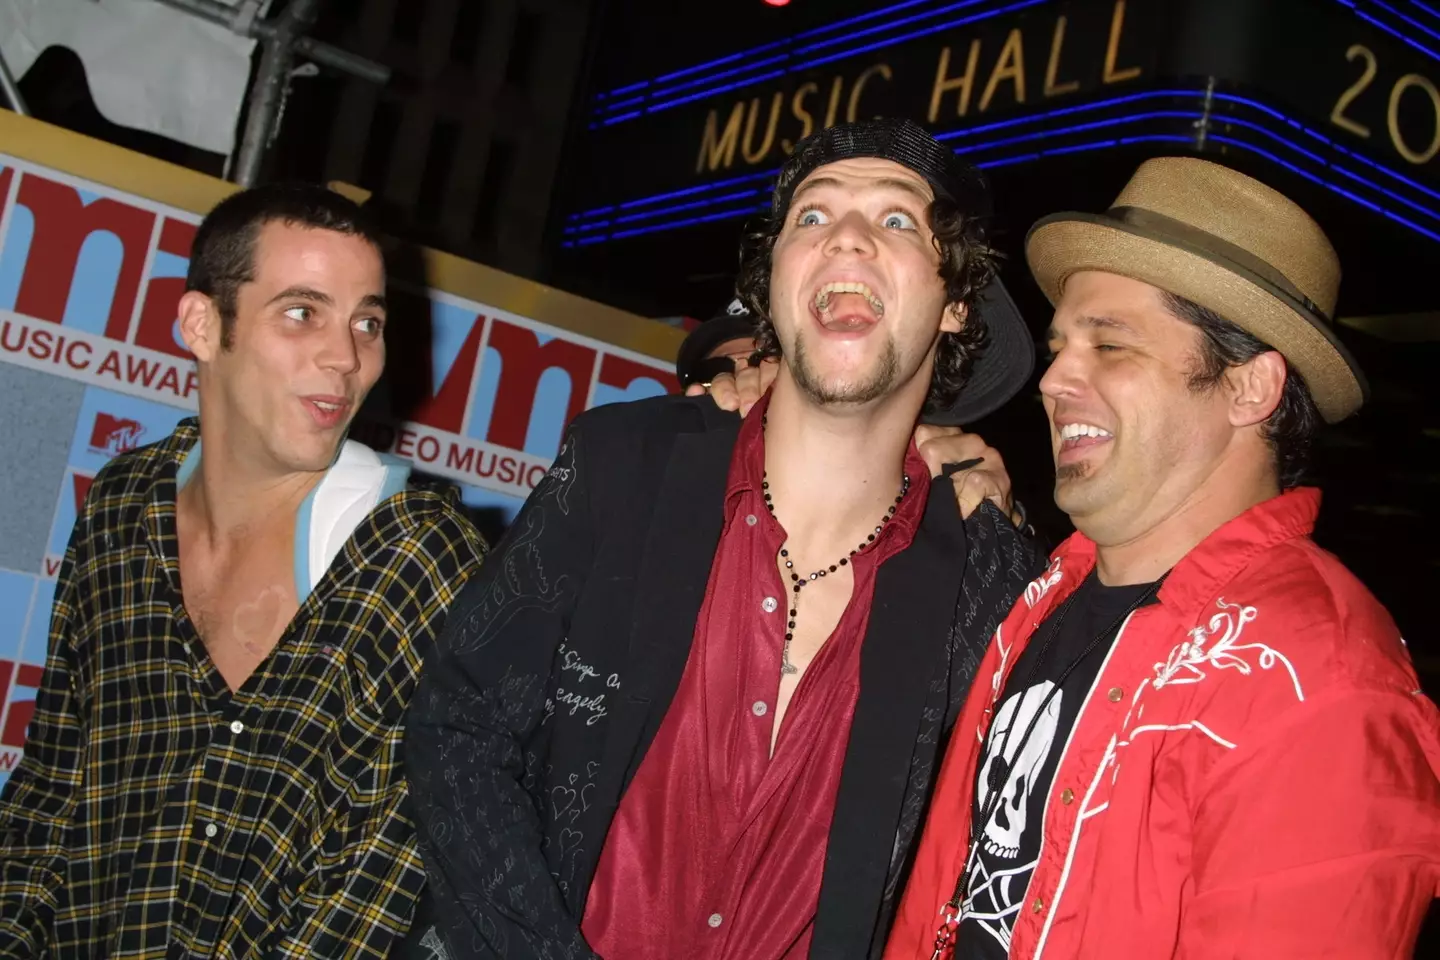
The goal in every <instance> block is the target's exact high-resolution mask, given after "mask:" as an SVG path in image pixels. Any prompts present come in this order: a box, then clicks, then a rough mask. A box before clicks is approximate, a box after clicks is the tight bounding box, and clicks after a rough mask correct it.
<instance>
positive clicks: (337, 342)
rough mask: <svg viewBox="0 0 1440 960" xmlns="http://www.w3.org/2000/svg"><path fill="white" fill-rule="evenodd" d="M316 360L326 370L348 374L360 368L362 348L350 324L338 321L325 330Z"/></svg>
mask: <svg viewBox="0 0 1440 960" xmlns="http://www.w3.org/2000/svg"><path fill="white" fill-rule="evenodd" d="M316 362H317V363H318V364H319V365H320V367H321V368H322V369H324V370H332V371H334V372H335V373H339V374H342V375H346V376H348V375H350V374H353V373H355V372H356V371H358V370H359V369H360V349H359V347H358V346H357V345H356V343H355V333H354V331H353V330H352V329H351V326H350V324H348V323H336V324H334V325H333V326H332V328H331V329H329V330H327V331H325V337H324V342H323V344H322V345H321V348H320V355H319V356H318V357H317V358H316Z"/></svg>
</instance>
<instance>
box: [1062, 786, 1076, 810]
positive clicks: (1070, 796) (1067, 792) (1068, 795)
mask: <svg viewBox="0 0 1440 960" xmlns="http://www.w3.org/2000/svg"><path fill="white" fill-rule="evenodd" d="M1060 802H1061V803H1063V804H1065V806H1067V807H1068V806H1070V804H1072V803H1074V802H1075V791H1074V790H1071V789H1070V788H1069V787H1066V788H1065V789H1064V790H1061V791H1060Z"/></svg>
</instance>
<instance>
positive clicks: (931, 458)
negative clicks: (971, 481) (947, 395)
mask: <svg viewBox="0 0 1440 960" xmlns="http://www.w3.org/2000/svg"><path fill="white" fill-rule="evenodd" d="M915 447H916V449H918V450H919V451H920V456H921V457H923V458H924V460H925V466H927V467H929V468H930V476H931V477H938V476H941V475H942V473H943V472H944V467H945V464H947V463H963V462H964V461H966V460H974V459H975V458H977V457H983V458H984V460H985V464H984V465H985V467H987V468H988V467H989V466H990V465H991V459H992V457H993V458H996V459H998V458H999V456H1000V454H999V452H998V451H996V450H994V449H993V448H992V447H990V446H989V445H987V444H986V443H985V440H984V438H982V437H981V436H980V435H979V434H976V433H966V432H965V431H963V430H961V429H960V428H959V427H937V426H933V425H930V424H923V423H922V424H921V425H920V426H918V427H916V428H915Z"/></svg>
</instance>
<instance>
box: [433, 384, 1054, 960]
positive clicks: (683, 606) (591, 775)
mask: <svg viewBox="0 0 1440 960" xmlns="http://www.w3.org/2000/svg"><path fill="white" fill-rule="evenodd" d="M739 422H740V421H739V418H738V417H736V416H735V415H734V414H726V413H722V412H720V411H719V410H718V409H717V408H716V407H715V406H714V404H713V403H712V402H711V401H710V400H709V398H704V397H702V398H696V399H690V398H684V397H665V398H659V399H655V400H647V401H642V402H639V403H629V404H620V405H615V406H607V407H600V408H596V409H594V410H591V411H588V412H586V413H584V414H582V415H581V416H580V417H578V418H577V419H576V420H575V422H574V424H573V425H572V426H571V428H570V430H569V431H568V433H567V434H566V438H565V440H564V442H563V444H562V446H561V448H560V452H559V455H558V456H557V458H556V460H555V462H554V465H553V466H552V467H551V469H550V471H549V474H548V475H547V476H546V477H545V479H544V480H542V481H541V483H540V484H539V485H538V486H537V487H536V488H535V491H534V493H533V494H532V495H531V496H530V499H529V500H528V501H527V502H526V504H525V507H524V509H523V510H522V511H521V513H520V515H519V516H518V517H517V518H516V521H515V523H514V524H513V525H512V526H511V527H510V529H509V531H508V532H507V534H506V536H505V538H504V539H503V540H502V541H501V543H500V546H499V547H498V548H497V549H496V550H494V551H493V552H492V553H491V555H490V557H489V559H487V560H486V561H485V563H484V564H483V566H482V567H481V569H480V571H479V572H478V574H477V575H475V576H474V577H473V578H472V579H471V580H470V582H469V584H467V586H466V587H465V589H464V591H463V592H462V593H461V594H460V597H459V598H458V599H457V600H456V601H455V603H454V604H453V606H452V608H451V613H450V616H449V619H448V623H447V625H446V627H445V629H444V631H443V633H442V635H441V637H440V640H439V644H438V652H437V654H436V655H435V656H434V657H433V658H432V659H431V661H430V662H429V663H428V664H427V665H426V667H425V673H424V676H423V677H422V679H421V683H420V687H419V690H418V691H417V693H416V696H415V699H414V701H413V703H412V706H411V710H410V716H409V720H408V729H407V733H406V740H405V754H406V756H405V760H406V769H407V772H408V774H409V777H410V782H411V789H412V793H413V803H414V813H415V817H416V820H417V824H418V828H419V837H420V846H421V850H422V852H423V854H424V858H425V863H426V868H427V872H428V874H429V879H430V900H429V902H428V903H427V904H426V905H425V906H424V907H422V909H421V916H419V917H417V922H416V924H415V929H414V931H413V932H412V934H411V937H410V940H409V941H408V942H409V944H410V947H411V951H410V955H412V956H424V955H426V953H427V951H426V950H424V949H419V950H416V949H414V948H415V947H416V946H417V945H420V944H424V945H427V946H430V947H433V946H435V945H436V944H438V943H441V942H443V943H444V944H445V946H446V947H447V948H448V953H449V956H451V957H453V958H455V960H463V958H469V957H504V958H512V960H513V958H536V960H539V958H545V960H551V958H588V957H593V956H594V954H593V953H592V951H591V950H590V949H589V947H588V946H587V945H586V944H585V942H584V940H583V938H582V937H581V935H580V931H579V923H580V918H581V917H582V916H583V913H584V907H585V899H586V896H587V894H588V892H589V888H590V881H591V877H592V876H593V874H594V871H595V867H596V864H597V862H598V860H599V856H600V850H601V846H602V844H603V843H604V840H605V834H606V831H607V830H608V829H609V825H610V821H611V819H612V817H613V816H614V814H615V810H616V807H617V805H618V804H619V802H620V798H621V795H622V794H623V793H624V791H625V788H626V787H627V785H628V784H629V782H630V779H631V777H632V776H633V775H634V774H635V771H636V769H637V768H638V767H639V764H640V761H641V759H642V758H643V757H644V755H645V751H646V749H647V748H648V747H649V745H650V742H651V740H652V739H653V738H654V736H655V733H656V731H657V730H658V728H659V725H660V721H661V719H662V718H663V717H664V715H665V711H666V710H667V708H668V707H669V705H670V702H671V699H672V698H673V696H674V694H675V690H676V688H677V687H678V685H679V682H680V675H681V673H682V671H683V669H684V666H685V662H686V658H687V656H688V654H689V651H690V645H691V641H692V637H693V634H694V629H695V622H696V619H697V617H698V616H699V613H700V606H701V602H702V601H703V599H704V596H705V588H706V584H707V582H708V580H709V575H710V565H711V563H712V561H713V559H714V555H715V551H716V549H717V547H718V545H719V542H720V535H721V529H722V525H723V520H724V518H723V502H724V493H725V485H726V480H727V477H728V474H729V467H730V457H731V452H732V450H733V448H734V445H735V439H736V436H737V434H738V432H739ZM1043 560H1044V558H1043V555H1041V554H1040V552H1039V551H1038V550H1037V549H1036V545H1035V544H1034V543H1033V542H1032V541H1029V540H1027V539H1026V538H1024V537H1022V536H1021V535H1020V534H1019V533H1018V532H1017V531H1016V530H1015V528H1014V527H1013V526H1012V525H1011V524H1010V523H1009V521H1008V520H1006V519H1005V518H1004V517H1002V516H1001V514H1000V512H999V511H997V510H995V509H994V508H993V507H990V508H988V509H985V510H982V511H977V513H976V514H975V515H973V516H972V517H971V518H970V520H968V521H963V522H962V521H961V519H960V516H959V511H958V508H957V507H956V504H955V497H954V495H953V493H952V491H951V489H950V486H949V484H948V483H946V482H944V481H940V482H939V485H937V486H936V487H935V488H933V489H932V491H931V495H930V500H929V504H928V507H927V509H926V512H925V516H924V519H923V521H922V523H921V525H920V527H919V529H918V531H917V533H916V536H915V539H914V542H913V543H912V545H911V546H910V547H909V548H907V549H906V550H904V551H903V552H901V553H899V554H897V555H896V556H894V557H892V558H891V559H890V560H888V561H887V562H886V563H884V564H883V565H882V566H881V567H880V570H879V571H878V574H877V577H876V582H875V596H874V603H873V609H872V612H871V616H870V622H869V628H868V632H867V633H866V636H865V641H864V645H863V647H862V652H861V663H860V671H861V674H860V675H861V682H860V699H859V703H858V704H857V706H856V710H855V717H854V724H853V727H852V729H851V732H850V742H849V747H848V752H847V753H846V756H845V764H844V768H843V770H842V773H841V780H840V792H839V796H838V799H837V804H836V809H835V818H834V822H833V825H832V826H831V829H830V840H829V846H828V850H827V854H826V862H825V872H824V877H823V881H822V885H821V890H820V902H819V912H818V915H817V917H816V922H815V932H814V937H813V945H812V947H811V952H810V955H811V956H812V957H823V958H837V960H838V958H856V960H859V958H865V957H870V956H876V955H878V953H879V952H880V950H881V949H883V946H884V937H885V933H886V932H887V931H888V929H889V926H890V922H891V918H892V914H893V910H894V907H895V900H896V896H897V893H898V891H899V886H900V882H901V879H902V877H903V875H904V873H905V872H906V870H907V869H908V866H909V859H910V855H911V854H912V852H913V847H914V845H915V841H916V839H917V833H918V828H919V825H920V823H921V819H922V817H923V815H924V812H925V804H926V801H927V799H928V795H929V790H930V786H931V782H932V780H933V774H934V773H935V771H936V769H937V766H938V763H939V760H940V757H941V751H942V749H943V744H944V740H945V735H946V734H947V733H948V731H949V729H950V726H951V725H952V724H953V723H954V720H955V716H956V714H957V713H958V710H959V706H960V704H961V702H962V700H963V698H964V694H965V692H966V690H967V688H968V687H969V684H970V680H971V678H972V677H973V675H974V672H975V669H976V666H977V665H978V663H979V659H980V656H981V654H982V653H983V652H984V650H985V646H986V644H987V643H988V641H989V638H990V636H991V634H992V633H993V632H994V630H995V628H996V626H997V625H998V623H999V621H1000V620H1001V618H1003V617H1004V615H1005V614H1006V613H1008V612H1009V610H1010V607H1011V605H1012V604H1013V602H1014V601H1015V599H1016V597H1017V596H1018V595H1019V593H1020V591H1021V590H1023V589H1024V586H1025V584H1026V583H1027V582H1028V581H1029V580H1030V579H1031V578H1032V577H1033V576H1034V575H1035V574H1037V573H1038V571H1039V569H1040V565H1041V564H1042V563H1043ZM962 587H963V589H962ZM952 622H953V625H954V626H953V629H952ZM608 960H623V958H608ZM757 960H763V958H757Z"/></svg>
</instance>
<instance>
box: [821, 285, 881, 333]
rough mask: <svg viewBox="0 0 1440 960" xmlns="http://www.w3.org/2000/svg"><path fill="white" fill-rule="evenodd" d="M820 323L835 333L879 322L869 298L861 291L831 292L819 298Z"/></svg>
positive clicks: (858, 328)
mask: <svg viewBox="0 0 1440 960" xmlns="http://www.w3.org/2000/svg"><path fill="white" fill-rule="evenodd" d="M817 306H818V307H819V313H820V325H821V326H822V327H824V328H825V329H826V330H831V331H834V332H836V333H850V332H853V331H856V330H863V329H865V328H866V327H872V326H874V325H875V324H877V323H879V322H880V317H879V316H878V315H877V314H876V312H875V307H874V304H872V303H871V302H870V298H869V297H867V296H865V295H864V294H861V293H831V294H827V295H824V296H822V297H821V298H820V301H819V303H818V304H817Z"/></svg>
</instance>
